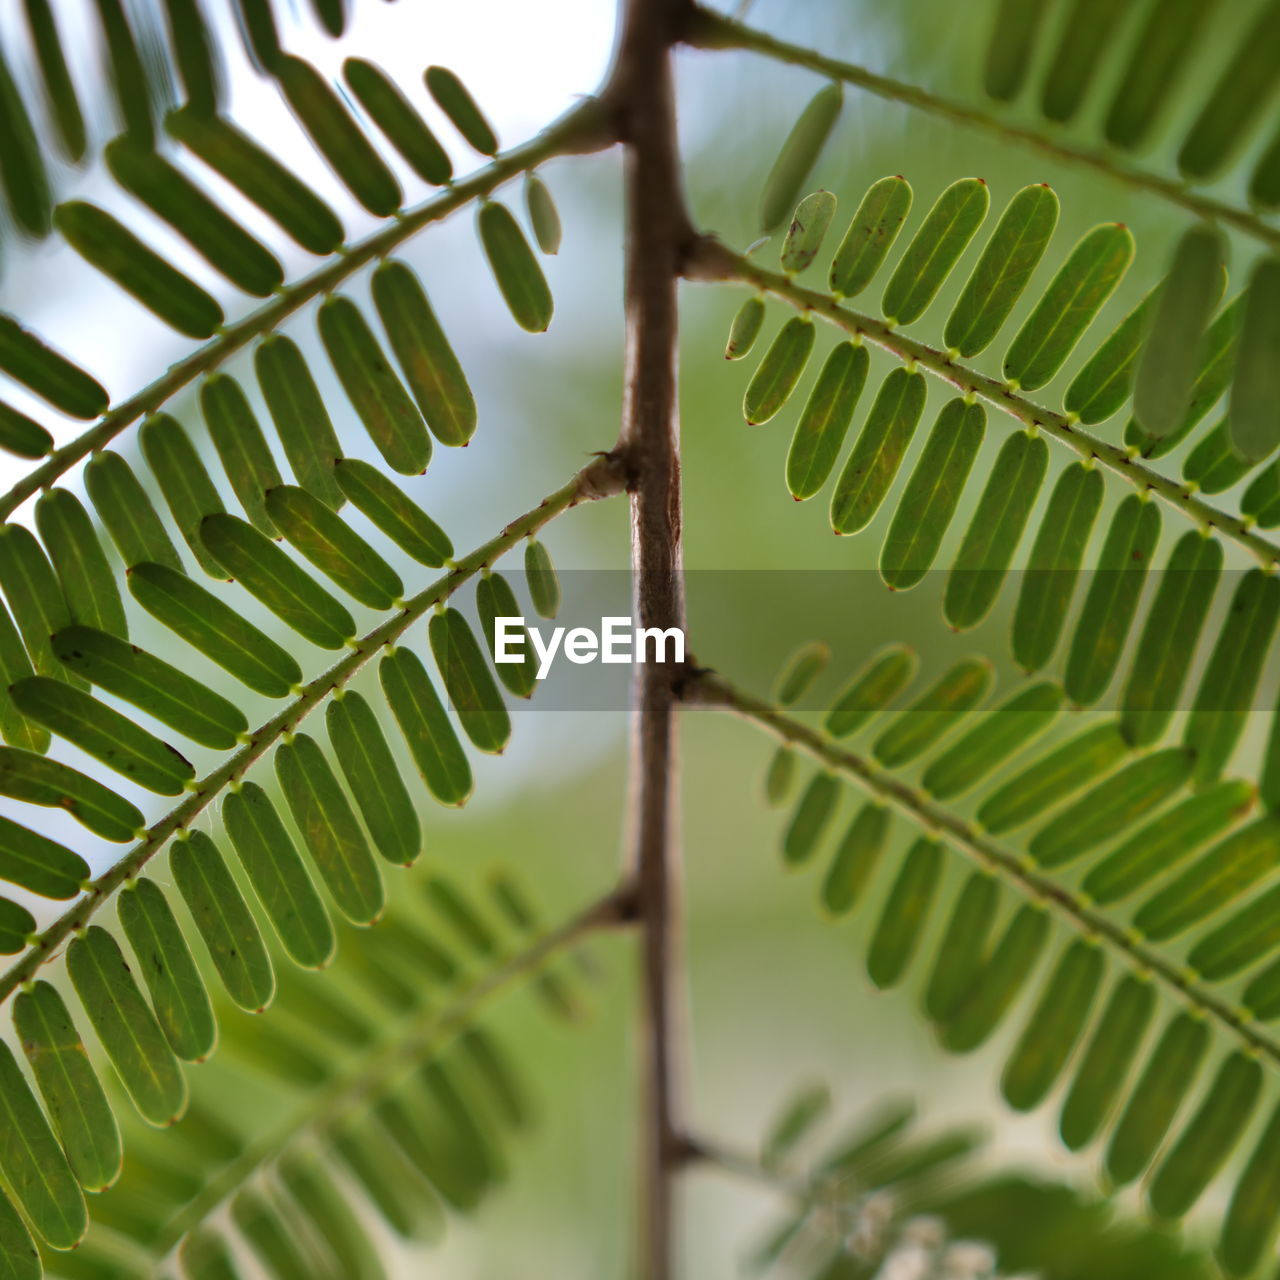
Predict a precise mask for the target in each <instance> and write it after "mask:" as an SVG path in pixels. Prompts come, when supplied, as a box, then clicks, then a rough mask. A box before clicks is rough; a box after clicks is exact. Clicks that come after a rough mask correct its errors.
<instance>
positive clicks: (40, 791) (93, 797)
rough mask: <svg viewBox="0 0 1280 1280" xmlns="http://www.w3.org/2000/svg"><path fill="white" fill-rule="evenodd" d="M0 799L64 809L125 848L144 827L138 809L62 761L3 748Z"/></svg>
mask: <svg viewBox="0 0 1280 1280" xmlns="http://www.w3.org/2000/svg"><path fill="white" fill-rule="evenodd" d="M0 795H5V796H9V797H10V798H12V799H14V800H22V801H25V802H26V803H27V804H38V805H43V806H45V807H46V808H49V809H62V810H65V811H66V812H67V813H69V814H71V816H72V817H73V818H75V819H76V821H77V822H80V823H82V824H83V825H84V826H86V827H87V828H88V829H89V830H90V831H92V832H93V833H94V834H95V835H99V836H101V837H102V838H103V839H104V840H112V841H115V842H117V843H120V844H123V843H125V842H127V841H130V840H134V839H136V838H137V835H138V832H139V831H140V830H142V828H143V826H144V822H143V817H142V814H141V812H140V811H139V810H138V808H137V806H136V805H134V804H132V803H130V801H128V800H126V799H125V798H124V796H120V795H117V794H116V793H115V792H114V791H112V790H111V789H110V788H108V787H104V786H103V785H102V783H100V782H98V781H97V780H96V779H95V778H90V777H89V776H88V775H86V774H83V773H80V772H79V771H78V770H77V769H73V768H72V767H71V766H70V765H66V764H63V763H62V762H61V761H59V760H50V759H47V758H46V757H45V756H39V755H35V754H34V753H32V752H30V751H22V750H19V749H18V748H16V747H0Z"/></svg>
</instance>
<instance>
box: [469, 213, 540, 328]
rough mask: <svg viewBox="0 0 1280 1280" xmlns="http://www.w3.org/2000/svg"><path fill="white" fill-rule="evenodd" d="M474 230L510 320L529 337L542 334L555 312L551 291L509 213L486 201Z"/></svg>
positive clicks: (522, 233)
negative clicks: (528, 334) (533, 334)
mask: <svg viewBox="0 0 1280 1280" xmlns="http://www.w3.org/2000/svg"><path fill="white" fill-rule="evenodd" d="M476 228H477V230H478V231H479V233H480V243H481V245H483V247H484V253H485V257H486V258H488V260H489V268H490V270H491V271H492V272H493V278H494V279H495V280H496V281H497V282H498V289H499V291H500V292H501V293H502V297H503V300H504V301H505V302H506V304H507V309H508V310H509V311H510V312H511V315H512V318H513V319H514V320H515V322H516V324H518V325H519V326H520V327H521V328H522V329H524V330H525V331H526V332H528V333H543V332H545V330H546V329H547V327H548V326H549V325H550V324H551V316H552V312H553V309H554V308H553V303H552V298H551V290H550V288H549V287H548V285H547V278H546V276H544V275H543V274H542V268H541V267H540V266H539V265H538V259H537V258H535V257H534V255H533V250H532V249H530V248H529V242H528V241H527V240H526V239H525V238H524V232H523V231H521V230H520V224H519V223H518V222H517V221H516V220H515V217H514V216H513V215H512V213H511V210H510V209H508V208H507V207H506V205H504V204H499V203H497V201H494V200H486V201H485V202H484V203H483V204H482V205H481V206H480V211H479V213H477V215H476Z"/></svg>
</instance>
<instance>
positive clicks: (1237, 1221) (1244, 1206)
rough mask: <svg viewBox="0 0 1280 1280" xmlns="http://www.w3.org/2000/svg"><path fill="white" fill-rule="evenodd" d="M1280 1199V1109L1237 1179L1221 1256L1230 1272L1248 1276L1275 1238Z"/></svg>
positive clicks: (1223, 1231) (1219, 1253)
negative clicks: (1277, 1206) (1277, 1208)
mask: <svg viewBox="0 0 1280 1280" xmlns="http://www.w3.org/2000/svg"><path fill="white" fill-rule="evenodd" d="M1278 1200H1280V1109H1277V1110H1276V1111H1275V1112H1274V1113H1273V1115H1272V1116H1271V1119H1270V1120H1269V1121H1268V1122H1267V1127H1266V1130H1265V1131H1264V1133H1263V1135H1262V1137H1261V1138H1260V1139H1259V1141H1258V1145H1257V1147H1256V1148H1254V1152H1253V1155H1252V1156H1250V1158H1249V1163H1248V1164H1247V1165H1245V1168H1244V1172H1243V1173H1242V1174H1241V1175H1240V1180H1239V1181H1238V1182H1237V1183H1236V1189H1235V1192H1234V1193H1233V1194H1232V1196H1231V1204H1230V1205H1229V1206H1228V1208H1227V1220H1226V1223H1225V1224H1224V1226H1223V1228H1222V1240H1221V1243H1220V1244H1219V1246H1218V1258H1219V1260H1220V1261H1221V1262H1222V1264H1223V1266H1224V1267H1226V1269H1227V1272H1228V1274H1229V1275H1233V1276H1245V1275H1248V1274H1249V1273H1250V1272H1251V1271H1253V1269H1254V1267H1255V1266H1257V1264H1258V1262H1259V1261H1260V1260H1261V1259H1262V1257H1263V1256H1264V1255H1265V1254H1266V1253H1267V1251H1268V1250H1269V1249H1270V1248H1271V1244H1272V1242H1273V1241H1274V1240H1275V1235H1276V1227H1277V1225H1278V1224H1277V1218H1276V1204H1277V1201H1278Z"/></svg>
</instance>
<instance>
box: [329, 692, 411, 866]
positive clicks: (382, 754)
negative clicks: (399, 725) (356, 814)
mask: <svg viewBox="0 0 1280 1280" xmlns="http://www.w3.org/2000/svg"><path fill="white" fill-rule="evenodd" d="M325 724H326V726H327V727H328V729H329V741H330V742H331V743H332V744H333V751H334V755H335V756H336V757H337V759H338V763H339V765H341V767H342V772H343V776H344V777H345V778H346V780H347V786H348V787H349V788H350V790H351V794H352V795H353V796H354V797H355V801H356V804H357V805H358V806H359V808H360V814H361V816H362V817H363V818H364V823H365V826H366V827H368V829H369V834H370V836H372V837H373V843H374V847H375V848H376V849H377V850H378V852H379V853H380V854H381V855H382V856H383V857H384V858H386V860H387V861H388V862H391V863H394V864H395V865H397V866H401V867H407V866H409V865H410V864H411V863H412V862H414V860H415V859H416V858H417V857H418V854H419V853H421V852H422V831H421V828H420V826H419V823H418V814H417V811H416V810H415V809H414V806H413V801H412V799H411V798H410V796H409V792H408V789H407V788H406V787H405V784H404V780H403V779H402V778H401V777H400V770H399V769H398V768H397V767H396V762H395V757H394V756H393V755H392V754H391V748H390V747H389V746H388V745H387V740H386V737H385V736H384V735H383V732H382V726H381V725H380V724H379V723H378V718H377V716H375V715H374V713H373V709H372V708H371V707H370V706H369V704H368V703H367V702H366V701H365V700H364V698H362V697H361V696H360V695H359V694H358V693H355V692H352V691H348V692H347V693H345V694H343V696H342V697H340V698H335V699H333V700H332V701H330V703H329V705H328V707H327V708H326V709H325Z"/></svg>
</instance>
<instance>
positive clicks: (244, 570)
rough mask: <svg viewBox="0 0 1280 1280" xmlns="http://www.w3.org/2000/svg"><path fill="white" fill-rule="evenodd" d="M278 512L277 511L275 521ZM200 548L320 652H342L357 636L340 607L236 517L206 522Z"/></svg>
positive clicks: (315, 583)
mask: <svg viewBox="0 0 1280 1280" xmlns="http://www.w3.org/2000/svg"><path fill="white" fill-rule="evenodd" d="M280 511H281V508H280V507H277V508H276V512H277V519H279V515H280ZM200 532H201V536H202V537H203V538H204V540H205V545H206V546H207V547H208V548H209V551H210V553H211V554H212V555H214V556H216V557H217V559H218V562H219V563H220V564H221V565H223V566H224V567H225V568H226V570H227V572H228V573H230V574H231V576H232V577H233V578H235V580H236V581H237V582H239V583H240V585H241V586H243V587H244V588H245V589H246V590H247V591H248V592H249V593H250V594H251V595H253V596H255V597H256V598H257V599H258V600H260V601H261V602H262V603H263V604H264V605H265V606H266V607H267V608H268V609H270V610H271V612H272V613H274V614H275V615H276V617H278V618H279V619H280V620H281V621H282V622H284V623H285V624H286V625H288V626H289V627H291V628H292V629H293V630H294V631H296V632H298V634H299V635H302V636H304V637H305V638H306V639H308V640H310V641H311V643H312V644H316V645H319V646H320V647H321V648H322V649H341V648H342V647H343V645H344V644H345V643H346V642H347V640H348V639H350V638H351V637H352V636H354V635H355V633H356V624H355V620H354V619H353V618H352V616H351V614H350V613H349V612H348V611H347V608H346V606H345V605H343V604H342V603H340V602H339V601H338V600H337V599H335V598H334V597H333V596H331V595H330V594H329V593H328V592H327V591H326V590H325V589H324V588H323V587H322V586H320V584H319V583H318V582H316V580H315V579H314V578H312V577H311V576H310V574H308V573H306V572H305V570H303V569H301V568H299V567H298V565H297V564H296V563H295V562H294V561H293V560H291V559H290V558H289V556H287V555H286V554H285V553H284V552H283V551H282V550H281V549H280V548H279V547H278V546H276V544H275V543H274V542H272V540H271V539H270V538H268V537H267V536H266V534H264V533H259V532H258V530H257V529H255V528H254V527H253V525H251V524H248V523H246V522H245V521H244V520H241V519H239V518H238V517H236V516H229V515H213V516H206V517H205V519H204V522H203V523H202V524H201V526H200Z"/></svg>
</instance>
